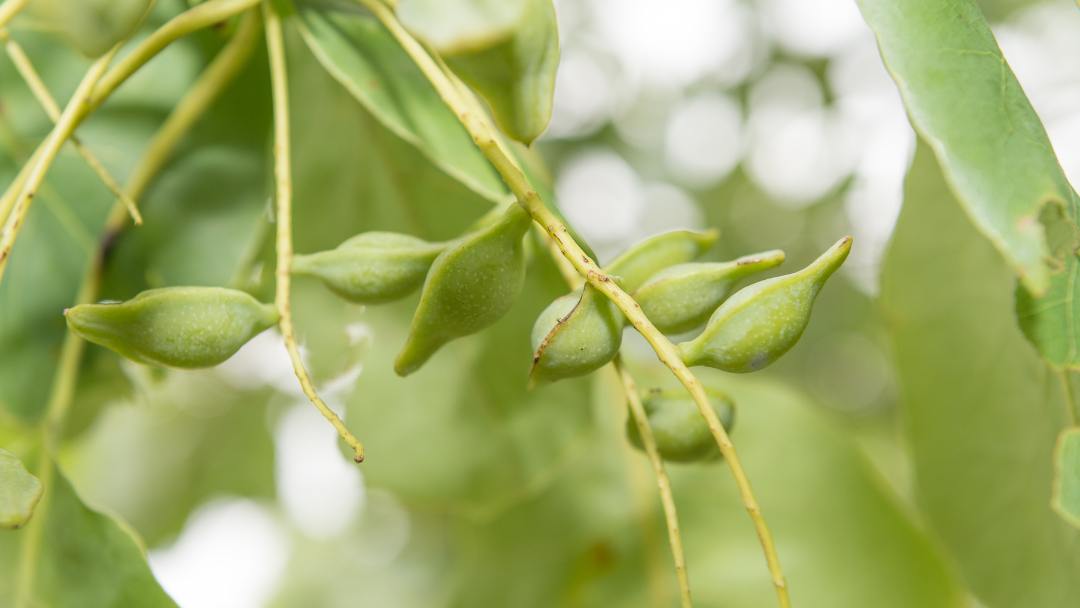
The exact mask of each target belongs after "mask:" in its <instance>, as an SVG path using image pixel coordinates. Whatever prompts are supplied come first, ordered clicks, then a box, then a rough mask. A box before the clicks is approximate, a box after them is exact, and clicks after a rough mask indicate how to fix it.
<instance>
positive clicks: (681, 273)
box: [634, 250, 784, 334]
mask: <svg viewBox="0 0 1080 608" xmlns="http://www.w3.org/2000/svg"><path fill="white" fill-rule="evenodd" d="M783 261H784V252H783V251H779V250H773V251H765V252H763V253H758V254H754V255H748V256H744V257H741V258H739V259H737V260H734V261H731V262H692V263H689V264H677V265H675V266H671V267H669V268H665V269H664V270H661V271H660V272H659V273H657V274H656V275H654V276H653V278H651V279H649V280H648V281H647V282H646V283H645V284H644V285H642V286H641V289H638V290H637V292H636V293H634V299H635V300H637V303H638V304H640V305H641V311H642V312H643V313H645V316H646V317H648V318H649V320H650V321H652V323H653V325H655V326H656V327H657V328H658V329H659V330H660V331H662V332H664V333H672V334H674V333H682V332H686V331H690V330H691V329H694V328H695V327H700V326H701V324H702V323H704V322H705V321H706V320H708V318H709V315H711V314H712V313H713V311H714V310H716V307H718V306H720V304H721V303H722V302H723V301H724V300H725V299H727V297H728V295H730V294H731V291H732V289H733V288H734V287H735V283H736V282H737V281H738V280H739V279H741V278H743V277H745V276H748V275H750V274H753V273H755V272H762V271H765V270H768V269H770V268H773V267H775V266H778V265H779V264H780V263H782V262H783Z"/></svg>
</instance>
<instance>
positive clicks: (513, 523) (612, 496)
mask: <svg viewBox="0 0 1080 608" xmlns="http://www.w3.org/2000/svg"><path fill="white" fill-rule="evenodd" d="M666 373H667V372H666V370H662V369H659V370H655V374H656V376H657V377H658V378H665V376H666ZM717 377H718V376H717ZM710 380H714V378H711V379H710ZM714 381H715V380H714ZM722 386H723V388H724V390H725V391H727V392H730V393H731V394H732V395H733V397H734V398H735V401H736V402H737V403H738V404H740V406H741V409H740V411H739V414H738V417H739V420H738V422H737V423H736V426H735V431H734V435H733V439H734V441H735V443H736V444H737V445H738V447H739V450H740V455H741V456H742V459H743V461H744V464H745V465H746V467H747V468H748V471H747V472H748V474H749V476H750V478H751V479H752V480H753V482H754V488H755V491H756V492H757V493H758V497H759V499H760V501H761V507H762V509H763V511H764V514H765V517H766V518H767V520H768V522H769V525H770V526H771V527H772V530H773V533H774V535H775V538H776V542H777V547H778V550H779V552H780V559H781V562H782V564H783V566H784V570H785V573H786V575H787V577H788V582H789V584H790V588H791V594H792V596H791V599H792V604H793V605H795V606H801V607H805V608H865V607H867V606H874V607H875V608H891V607H895V608H910V607H912V606H919V607H925V608H931V607H959V606H961V605H963V604H962V602H961V592H960V590H959V588H958V587H957V586H956V584H955V582H954V581H953V579H952V578H951V576H950V573H949V570H948V567H947V565H946V563H945V561H944V560H943V559H942V556H941V555H940V553H939V552H938V551H937V549H936V548H935V547H934V544H933V542H932V541H931V540H930V538H929V537H928V536H927V535H926V534H925V533H923V532H922V531H920V530H919V529H918V528H917V526H916V525H915V524H914V523H913V522H912V520H911V519H910V518H909V517H908V515H907V514H906V513H905V510H904V509H903V508H902V507H901V506H900V505H899V504H898V502H897V499H896V497H895V496H893V495H891V494H890V493H889V492H888V491H887V490H886V489H885V486H884V484H883V483H881V481H880V480H879V479H878V478H877V477H876V474H875V473H874V471H873V470H872V468H871V467H870V465H869V463H867V462H866V460H865V458H864V457H863V456H862V454H860V453H859V451H858V449H857V448H856V447H855V445H854V444H853V442H852V441H851V440H850V439H849V438H848V437H847V436H846V434H845V433H844V432H842V431H841V429H838V428H835V427H833V426H832V425H831V424H830V421H829V419H828V418H827V417H825V416H823V415H822V414H821V413H820V412H819V411H817V410H816V409H815V408H814V406H813V405H812V404H810V403H808V402H807V401H806V400H805V399H804V398H803V397H802V396H800V395H799V394H798V393H796V392H794V391H792V390H790V389H787V388H784V387H783V386H780V385H778V384H775V383H770V382H762V381H756V380H747V381H739V382H735V383H726V382H725V383H722ZM617 391H618V389H617V388H614V387H613V390H612V391H611V392H605V393H604V396H605V397H607V398H610V399H615V400H616V403H618V401H617V400H618V399H619V396H618V393H617ZM604 405H605V406H610V404H607V403H605V404H604ZM624 410H625V408H622V407H621V404H620V408H618V409H616V408H612V407H605V408H604V409H603V414H602V415H600V416H598V420H597V425H596V427H597V428H596V430H594V431H593V432H592V433H591V434H590V435H589V436H588V442H589V447H588V449H587V450H586V451H585V452H584V453H583V454H582V455H581V456H580V457H579V458H577V459H575V460H574V461H573V462H572V463H571V466H569V467H568V468H567V469H566V471H565V472H564V473H563V474H562V475H560V478H559V480H558V481H557V482H556V483H555V484H554V485H553V486H552V487H551V488H550V489H549V490H548V491H547V492H545V493H543V494H542V495H539V496H537V497H536V498H534V499H532V500H530V501H527V502H525V503H522V504H521V505H519V506H516V507H514V508H513V509H511V510H508V511H506V512H504V513H502V514H500V515H499V516H498V517H497V518H494V519H492V520H490V521H482V522H468V521H463V522H460V523H459V525H458V526H457V527H456V530H455V533H454V545H453V546H454V547H456V548H457V550H456V551H455V552H454V555H455V556H460V557H458V558H457V559H455V561H454V566H455V569H456V571H457V575H456V577H455V578H457V579H458V580H457V581H456V584H455V586H454V588H455V600H454V601H453V602H452V603H451V605H453V606H509V605H513V606H517V607H523V608H527V607H537V608H540V607H545V606H620V607H634V608H637V607H644V606H658V605H663V606H673V605H677V601H676V595H675V585H674V580H673V578H674V577H673V576H671V570H670V564H671V562H670V557H669V554H668V549H667V546H666V540H665V536H664V531H663V525H662V523H661V522H662V519H661V517H660V514H659V505H658V500H657V498H656V488H655V485H654V481H653V476H652V472H651V470H650V469H649V468H648V464H647V461H646V459H645V457H644V456H643V455H641V454H640V453H638V452H630V453H626V451H625V450H626V449H627V448H626V439H625V436H624V434H623V433H622V430H623V428H624V427H623V426H622V423H623V418H624V416H625V414H624V413H623V412H624ZM632 468H636V469H637V470H636V471H634V470H631V469H632ZM668 471H669V473H670V475H671V478H672V486H673V491H674V493H675V499H676V501H677V502H678V507H679V518H680V526H681V529H682V537H683V541H684V544H685V546H686V553H687V565H688V570H689V575H690V584H691V589H692V591H693V594H694V598H695V605H700V606H727V607H731V608H760V607H761V606H771V605H775V602H776V598H775V595H774V592H773V589H772V585H771V581H770V579H769V575H768V571H767V570H766V568H765V563H764V560H763V559H762V556H761V548H760V546H759V544H758V539H757V537H756V535H755V534H754V530H753V527H752V526H751V524H750V520H749V518H748V517H747V515H746V512H745V510H744V509H743V507H742V502H741V500H740V499H739V497H738V494H737V492H736V491H735V488H734V484H732V483H731V481H730V473H729V472H728V471H727V470H725V465H724V464H723V463H722V462H714V463H711V464H695V465H670V466H669V467H668ZM634 475H642V476H644V480H643V482H642V483H643V484H644V485H645V486H646V487H645V490H644V492H645V495H644V496H638V495H635V493H634V490H633V489H632V488H633V486H632V485H631V483H630V479H628V476H634ZM642 501H644V505H647V506H648V507H649V508H651V509H654V510H653V511H652V517H651V518H650V519H648V520H647V522H648V524H649V525H650V526H651V528H650V530H649V531H648V533H650V534H652V535H653V537H654V539H655V540H654V541H652V542H654V543H655V544H654V545H653V546H652V548H651V549H650V548H649V544H648V541H646V540H644V539H643V536H642V535H643V534H645V533H646V532H644V531H643V530H642V524H641V522H640V521H639V520H638V518H639V515H638V512H637V510H638V508H639V505H642V504H643V503H642ZM883 547H888V550H883ZM649 550H652V551H656V552H657V555H656V556H654V557H655V559H656V560H657V561H658V562H659V564H658V565H655V566H653V567H657V568H660V569H661V576H660V582H661V584H662V589H661V590H662V591H665V592H666V593H667V594H668V595H667V601H658V600H654V599H652V598H651V597H650V592H649V590H648V583H647V582H646V581H647V578H648V576H647V575H646V574H645V573H646V571H647V569H648V568H649V566H648V564H649V562H650V561H651V559H652V558H650V557H648V556H647V554H646V552H647V551H649ZM492 572H498V573H499V576H497V577H492V576H491V573H492ZM660 599H661V600H662V599H663V598H662V597H661V598H660Z"/></svg>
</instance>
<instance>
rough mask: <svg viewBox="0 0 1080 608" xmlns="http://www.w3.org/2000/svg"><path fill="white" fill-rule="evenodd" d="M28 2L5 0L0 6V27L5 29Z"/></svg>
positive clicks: (27, 0)
mask: <svg viewBox="0 0 1080 608" xmlns="http://www.w3.org/2000/svg"><path fill="white" fill-rule="evenodd" d="M27 2H29V0H5V2H4V3H2V4H0V27H7V24H8V23H9V22H11V20H12V19H14V18H15V15H18V14H19V13H20V12H22V10H23V9H24V8H26V4H27Z"/></svg>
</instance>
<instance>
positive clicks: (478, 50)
mask: <svg viewBox="0 0 1080 608" xmlns="http://www.w3.org/2000/svg"><path fill="white" fill-rule="evenodd" d="M399 12H400V13H401V18H402V20H403V21H404V22H405V24H406V25H407V26H409V27H410V28H411V29H415V30H416V31H417V32H418V33H419V34H420V35H422V36H423V37H425V38H426V39H428V40H430V41H432V42H433V43H434V44H435V45H436V47H437V49H438V51H439V53H440V54H441V55H442V56H443V58H444V59H445V60H446V62H447V64H448V65H449V66H450V68H451V69H452V70H453V71H454V72H456V73H457V74H458V76H460V77H461V78H462V80H464V81H465V82H466V83H468V84H469V85H470V86H472V87H473V88H475V89H476V90H477V91H478V92H479V93H480V95H481V96H483V98H484V99H485V100H486V101H487V102H488V104H489V105H490V106H491V109H492V113H493V114H494V115H495V121H496V122H497V123H498V125H499V128H501V129H502V130H503V131H504V132H505V133H506V134H507V135H509V136H510V137H513V138H514V139H516V140H518V141H520V142H522V143H524V144H526V145H528V144H531V143H532V141H533V140H534V139H536V138H537V137H539V136H540V134H541V133H542V132H543V131H544V129H545V128H547V125H548V122H549V121H550V120H551V107H552V102H553V95H554V93H555V72H556V70H557V69H558V67H559V30H558V24H557V23H556V21H555V7H554V6H552V3H551V0H516V1H512V2H506V1H500V2H491V1H485V0H480V1H477V0H459V1H457V2H408V1H407V2H403V3H402V5H401V8H400V9H399Z"/></svg>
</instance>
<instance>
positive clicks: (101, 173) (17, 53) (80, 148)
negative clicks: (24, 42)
mask: <svg viewBox="0 0 1080 608" xmlns="http://www.w3.org/2000/svg"><path fill="white" fill-rule="evenodd" d="M0 42H3V43H4V50H5V51H6V52H7V55H8V58H9V59H11V63H13V64H14V65H15V69H16V70H18V72H19V75H21V76H22V78H23V80H24V81H25V82H26V86H27V87H29V88H30V92H31V93H33V94H34V98H35V99H37V101H38V104H40V105H41V109H42V110H44V111H45V114H46V115H47V116H48V117H49V120H51V121H53V123H56V122H57V121H59V120H60V106H59V105H57V103H56V100H55V99H53V96H52V94H51V93H50V92H49V88H48V87H47V86H46V85H45V83H44V82H43V81H42V80H41V76H39V75H38V72H37V70H36V69H34V64H33V63H32V62H31V61H30V58H29V57H28V56H27V55H26V52H24V51H23V48H22V46H20V45H19V43H18V42H16V41H15V40H14V39H12V38H11V36H10V35H8V32H7V30H5V29H4V28H0ZM70 141H71V145H72V146H73V147H74V148H75V151H76V152H78V153H79V155H80V156H82V157H83V160H85V161H86V164H87V165H88V166H89V167H90V169H92V170H93V171H94V173H96V174H97V176H98V178H99V179H100V180H101V182H102V183H103V184H105V187H106V188H108V189H109V191H110V192H112V193H113V196H116V197H117V198H118V199H120V200H121V201H122V202H123V203H124V206H125V207H126V208H127V210H128V213H130V214H131V219H132V221H134V222H135V223H136V224H142V216H141V215H139V209H138V207H137V206H136V205H135V201H133V200H132V199H131V197H129V196H128V195H126V194H124V191H123V190H122V189H121V188H120V184H118V183H117V182H116V179H114V178H113V176H112V175H110V174H109V171H108V169H106V168H105V165H103V164H102V162H101V161H100V160H98V158H97V157H96V156H94V153H93V152H91V151H90V150H89V149H88V148H87V147H86V146H85V145H83V143H82V141H81V140H80V139H79V136H78V135H76V134H74V133H73V134H72V135H71V139H70Z"/></svg>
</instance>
